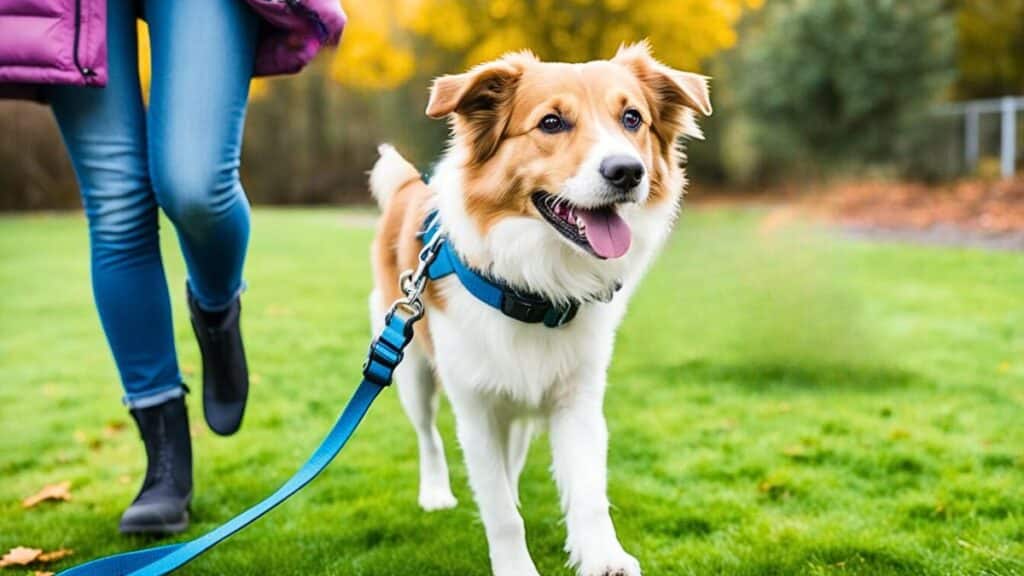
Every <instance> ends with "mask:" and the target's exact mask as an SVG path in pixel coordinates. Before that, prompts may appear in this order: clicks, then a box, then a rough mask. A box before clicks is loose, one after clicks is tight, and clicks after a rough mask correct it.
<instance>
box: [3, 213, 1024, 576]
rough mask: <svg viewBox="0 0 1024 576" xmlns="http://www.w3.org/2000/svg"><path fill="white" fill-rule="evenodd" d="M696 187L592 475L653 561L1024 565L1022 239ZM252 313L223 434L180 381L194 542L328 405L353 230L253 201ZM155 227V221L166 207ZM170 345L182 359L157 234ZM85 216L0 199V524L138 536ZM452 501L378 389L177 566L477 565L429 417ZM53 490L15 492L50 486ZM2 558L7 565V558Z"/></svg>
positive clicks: (643, 312)
mask: <svg viewBox="0 0 1024 576" xmlns="http://www.w3.org/2000/svg"><path fill="white" fill-rule="evenodd" d="M759 220H760V214H759V213H757V212H750V211H738V210H719V211H696V212H690V213H687V214H686V215H684V217H683V219H682V222H681V225H680V227H679V231H678V232H677V233H676V234H675V235H674V237H673V240H672V242H671V244H670V245H669V246H668V248H667V250H666V253H665V254H664V255H663V257H662V258H661V259H660V260H659V262H658V264H657V265H656V266H655V267H654V269H653V270H652V271H651V274H650V275H649V277H648V279H647V280H646V281H645V284H644V286H643V288H642V289H641V290H640V291H639V293H638V294H637V296H636V299H635V301H634V304H633V306H632V308H631V310H630V313H629V316H628V318H627V320H626V322H625V324H624V326H623V328H622V330H621V332H620V336H619V338H618V348H617V353H616V358H615V362H614V365H613V367H612V369H611V374H610V381H611V386H610V389H609V392H608V397H607V409H606V412H607V415H608V421H609V427H610V429H611V448H610V456H609V460H610V473H609V481H610V494H611V499H612V502H613V503H614V505H615V510H614V512H613V513H614V517H615V520H616V524H617V526H618V530H619V535H620V537H621V540H622V542H623V544H624V545H625V547H626V548H627V549H628V550H629V551H631V552H632V553H633V554H635V555H636V556H637V557H638V558H639V559H640V560H641V563H642V564H643V566H644V568H645V573H646V574H651V575H666V574H667V575H678V574H730V575H733V574H741V575H742V574H750V575H753V574H765V575H767V574H872V575H875V574H1003V575H1009V574H1024V260H1022V256H1021V255H1020V254H1006V253H1003V254H998V253H985V252H979V251H968V250H952V249H937V248H925V247H911V246H894V245H875V244H863V243H852V242H847V241H844V240H839V239H836V238H833V237H831V236H829V235H827V234H824V233H821V232H815V231H804V232H799V231H793V230H789V231H787V232H785V233H782V234H769V233H767V232H765V231H762V230H760V229H759V227H758V224H759ZM253 228H254V229H253V242H252V246H251V253H250V257H249V264H248V271H247V277H248V281H249V285H250V290H249V292H248V293H247V295H246V296H245V310H246V311H245V330H246V338H247V345H248V349H249V354H250V361H251V369H252V372H253V387H252V402H251V405H250V409H249V412H248V414H247V417H246V422H245V426H244V428H243V430H242V432H241V433H239V434H238V435H236V436H234V437H232V438H226V439H225V438H219V437H216V436H214V435H213V434H212V433H210V432H208V431H207V430H206V429H205V428H204V427H203V426H202V425H201V418H200V417H199V414H200V405H199V395H198V394H193V395H192V396H191V397H190V399H189V404H190V408H191V410H192V414H193V430H194V435H195V452H196V457H197V468H196V482H197V491H196V497H195V502H194V504H193V512H194V523H193V525H192V528H191V529H190V530H189V532H188V533H187V534H185V535H184V536H183V538H187V537H194V536H197V535H199V534H201V533H203V532H206V531H207V530H210V529H211V528H213V527H214V526H216V525H218V524H219V523H221V522H223V521H224V520H226V519H228V518H229V517H231V516H232V515H233V514H234V513H236V512H239V511H241V510H243V509H244V508H245V507H246V506H248V505H249V504H251V503H253V502H256V501H257V500H259V499H260V498H262V497H263V496H264V495H266V494H268V493H269V492H271V491H272V490H273V489H274V488H276V487H277V486H278V485H279V484H280V483H281V482H282V481H284V479H286V478H287V477H288V476H289V475H290V474H291V473H292V472H293V471H294V469H295V468H296V467H297V466H298V465H299V463H301V462H302V461H303V460H304V459H305V458H306V456H307V454H308V453H309V452H310V451H311V450H312V449H313V447H315V445H316V444H317V443H318V441H319V439H320V437H321V435H322V434H323V433H324V432H325V431H326V430H327V429H328V427H329V426H330V424H331V423H332V422H333V419H334V417H335V415H336V413H337V412H338V410H339V409H340V408H341V406H342V405H343V403H344V402H345V400H346V399H347V397H348V395H349V393H350V392H351V391H352V389H353V387H354V385H355V383H356V379H357V377H358V372H359V366H360V363H361V360H362V355H363V353H364V351H365V349H366V345H367V340H368V318H367V313H366V308H367V306H366V296H367V293H368V290H369V287H370V275H369V264H368V261H367V255H368V245H369V242H370V239H371V235H372V231H371V230H370V229H368V228H366V227H362V226H353V225H352V224H351V222H350V221H347V220H345V219H343V218H342V217H341V215H340V214H339V213H338V212H337V211H333V210H318V211H306V210H302V211H278V210H258V211H257V213H256V215H255V222H254V227H253ZM165 229H167V227H166V226H165ZM164 254H165V261H166V263H167V265H168V268H169V274H170V284H171V287H172V292H173V293H174V295H175V300H174V305H175V314H176V318H175V320H176V327H177V336H178V343H179V351H180V355H181V362H182V366H183V367H184V369H185V373H186V377H187V378H188V380H189V382H192V383H198V380H199V377H198V374H196V366H197V365H198V360H197V353H196V348H195V344H194V342H193V339H192V336H191V334H190V331H189V327H188V323H187V321H186V317H185V309H184V306H183V303H184V302H183V301H184V298H183V295H182V286H183V279H182V278H183V276H182V274H183V272H182V266H181V262H180V257H179V256H178V252H177V247H176V244H175V243H174V238H173V234H165V238H164ZM88 277H89V272H88V259H87V241H86V231H85V222H84V221H83V220H82V219H81V218H80V217H73V216H28V217H5V218H2V219H0V286H2V287H3V291H2V297H0V367H2V370H0V374H2V377H3V378H2V380H3V381H2V382H0V548H2V549H4V550H6V549H7V548H10V547H13V546H16V545H31V546H35V547H43V548H46V549H52V548H57V547H68V548H72V549H74V550H75V555H74V556H73V558H71V559H70V560H69V561H66V562H64V563H62V564H60V565H59V567H61V568H63V567H67V566H69V565H71V564H73V563H76V562H81V561H84V560H87V559H90V558H93V557H96V556H99V555H104V554H110V553H113V552H119V551H124V550H129V549H133V548H136V547H140V546H144V545H149V544H152V542H151V541H147V540H144V539H137V538H124V537H121V536H119V535H118V534H117V531H116V525H117V518H118V515H119V513H120V512H121V510H122V509H123V507H124V506H125V505H126V504H127V503H128V502H129V501H130V500H131V498H132V497H133V496H134V493H135V490H136V488H137V486H138V482H139V478H140V474H141V472H142V467H143V456H142V450H141V446H140V443H139V442H138V440H137V438H136V435H135V432H134V430H132V429H131V427H130V426H128V427H126V428H125V429H124V430H123V431H120V432H117V431H111V430H107V431H106V432H105V431H104V429H105V428H107V427H109V425H110V424H111V423H123V424H130V419H129V417H128V415H127V413H126V412H125V410H124V408H123V407H122V406H121V405H120V404H119V397H120V389H119V386H118V382H117V377H116V373H115V370H114V367H113V363H112V361H111V359H110V356H109V353H108V351H107V349H106V347H105V343H104V340H103V337H102V334H101V332H100V328H99V324H98V321H97V319H96V315H95V311H94V309H93V306H92V300H91V295H90V292H89V280H88ZM441 426H442V434H443V436H444V437H445V439H446V442H447V444H448V447H449V455H450V456H451V459H452V463H453V465H452V474H453V484H454V489H455V492H456V495H457V496H458V497H459V499H460V505H459V507H458V508H457V509H455V510H452V511H446V512H439V513H433V514H425V513H422V512H420V511H419V509H418V508H417V507H416V448H415V439H414V436H413V432H412V430H411V428H410V426H409V425H408V424H407V422H406V421H405V419H404V417H403V416H402V414H401V411H400V407H399V405H398V402H397V398H396V397H395V394H394V393H393V392H387V393H385V394H383V395H382V398H381V399H380V400H379V401H378V403H377V405H376V406H375V407H374V410H373V412H372V414H371V415H370V417H369V418H368V419H367V421H366V422H365V423H364V425H363V426H362V428H361V429H360V431H359V432H358V434H357V435H356V437H355V439H354V441H353V442H352V444H350V446H349V447H348V449H347V450H346V451H345V452H344V453H343V454H342V455H341V457H340V458H339V459H338V460H337V461H336V462H335V463H334V464H333V465H332V466H331V467H330V468H329V469H328V471H327V472H326V473H325V474H324V476H322V477H321V478H319V479H318V480H317V481H316V482H314V483H313V484H312V485H311V486H310V487H309V488H307V489H306V490H305V491H303V492H302V493H301V494H300V495H299V496H297V497H296V498H294V499H293V500H292V501H290V502H288V503H287V504H286V505H284V506H282V507H281V508H279V509H277V510H276V511H274V512H273V513H271V514H270V515H269V516H268V517H266V518H264V519H263V520H261V521H260V522H258V523H257V524H255V525H254V526H252V527H250V528H249V529H247V530H246V531H244V532H243V533H241V534H240V535H238V536H236V537H235V538H234V539H232V540H231V541H229V542H228V543H226V544H223V545H221V546H220V547H218V548H217V549H215V550H214V551H212V552H211V553H209V554H207V555H206V556H205V557H203V558H201V559H199V560H198V561H196V562H194V563H193V564H191V565H190V566H188V567H187V569H186V570H184V572H185V573H188V574H255V573H259V574H296V575H299V574H302V575H305V574H364V575H391V574H415V575H437V574H485V573H486V572H487V551H486V543H485V541H484V536H483V530H482V527H481V525H480V522H479V519H478V516H477V512H476V508H475V506H474V505H473V503H472V499H471V496H470V493H469V489H468V486H467V482H466V471H465V468H464V466H463V465H462V463H461V457H460V452H459V450H458V449H457V448H456V447H455V442H454V434H453V422H452V416H451V412H450V411H449V410H448V408H447V407H445V408H444V409H443V410H442V417H441ZM549 459H550V453H549V452H548V450H547V446H546V439H545V438H541V439H540V440H539V441H538V442H537V443H535V445H534V449H533V451H532V452H531V454H530V459H529V463H528V466H527V468H526V471H525V473H524V477H523V486H522V499H523V505H524V507H523V514H524V516H525V519H526V525H527V531H528V537H529V543H530V549H531V551H532V553H533V555H534V558H535V559H536V561H537V564H538V566H539V568H540V570H541V572H542V573H544V574H568V573H569V572H568V570H567V569H566V568H565V567H564V562H565V556H564V554H563V552H562V550H561V549H562V541H563V537H564V526H563V524H562V523H561V522H560V519H559V514H558V506H557V497H556V493H555V489H554V486H553V484H552V482H551V480H550V478H549V474H548V472H547V469H548V464H549ZM65 479H66V480H71V481H72V483H73V492H74V499H73V501H71V502H67V503H58V504H52V503H47V504H43V505H41V506H39V507H38V508H35V509H30V510H23V509H22V508H21V506H20V504H19V502H20V500H21V499H22V498H23V497H25V496H27V495H29V494H32V493H33V492H35V491H36V490H37V489H38V488H40V487H41V486H42V485H44V484H47V483H51V482H57V481H61V480H65ZM7 572H12V573H14V574H19V573H25V571H21V572H19V571H18V570H11V569H8V570H7Z"/></svg>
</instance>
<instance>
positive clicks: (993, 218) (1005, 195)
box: [697, 178, 1024, 250]
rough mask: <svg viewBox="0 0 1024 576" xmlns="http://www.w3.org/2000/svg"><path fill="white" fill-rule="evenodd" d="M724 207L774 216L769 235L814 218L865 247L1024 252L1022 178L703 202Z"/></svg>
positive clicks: (879, 184) (767, 220) (855, 186)
mask: <svg viewBox="0 0 1024 576" xmlns="http://www.w3.org/2000/svg"><path fill="white" fill-rule="evenodd" d="M722 204H724V205H733V204H748V205H757V206H761V207H764V208H768V209H769V211H768V213H767V215H766V216H765V217H764V219H763V220H762V222H761V229H762V231H766V232H770V231H772V230H774V229H776V228H779V227H784V226H786V225H787V224H789V223H791V222H792V221H794V220H806V219H807V218H810V219H812V220H817V221H824V222H826V223H828V224H830V225H832V226H833V227H835V228H836V229H838V230H839V231H841V233H842V234H844V235H847V236H850V237H854V238H859V239H867V240H880V241H897V242H915V243H923V244H935V245H943V246H970V247H978V248H985V249H992V250H1024V178H1017V179H1013V180H1004V181H980V180H976V181H963V182H956V183H952V184H948V185H943V186H927V185H924V184H915V183H905V182H886V181H864V182H855V183H844V184H837V185H833V186H830V187H828V188H825V189H824V190H820V189H819V190H816V191H808V190H806V189H805V190H804V191H798V190H796V189H794V188H789V189H785V190H776V191H771V192H769V193H767V194H765V195H764V196H748V195H738V196H729V197H725V198H720V199H714V198H702V199H700V200H698V201H697V205H699V206H709V207H715V206H717V205H722Z"/></svg>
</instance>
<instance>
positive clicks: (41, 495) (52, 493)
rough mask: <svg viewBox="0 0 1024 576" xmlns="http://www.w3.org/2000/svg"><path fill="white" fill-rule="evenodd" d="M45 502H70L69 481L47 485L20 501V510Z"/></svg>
mask: <svg viewBox="0 0 1024 576" xmlns="http://www.w3.org/2000/svg"><path fill="white" fill-rule="evenodd" d="M45 500H63V501H65V502H67V501H68V500H71V481H69V480H65V481H63V482H58V483H56V484H47V485H46V486H43V489H42V490H40V491H39V492H36V493H35V494H33V495H31V496H29V497H28V498H25V499H24V500H22V501H21V507H22V508H32V507H34V506H36V505H37V504H39V503H40V502H43V501H45Z"/></svg>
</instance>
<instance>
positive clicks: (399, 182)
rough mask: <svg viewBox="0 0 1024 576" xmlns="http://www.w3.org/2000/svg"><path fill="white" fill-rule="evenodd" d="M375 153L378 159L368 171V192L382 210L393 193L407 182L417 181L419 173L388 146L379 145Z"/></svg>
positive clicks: (392, 147)
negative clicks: (378, 156) (378, 155)
mask: <svg viewBox="0 0 1024 576" xmlns="http://www.w3.org/2000/svg"><path fill="white" fill-rule="evenodd" d="M377 152H379V153H380V158H378V159H377V163H376V164H374V165H373V169H372V170H370V192H371V193H372V194H373V197H374V198H376V199H377V205H379V206H380V207H381V208H382V209H383V208H384V207H385V206H387V205H388V202H389V201H390V200H391V197H392V196H394V194H395V192H397V191H398V190H400V189H401V188H402V187H403V186H405V185H406V184H408V183H409V182H412V181H413V180H418V179H419V178H420V173H419V171H417V170H416V167H415V166H413V165H412V164H410V163H409V161H408V160H406V159H405V158H403V157H402V155H401V154H399V153H398V150H395V147H394V146H392V145H390V144H381V145H380V146H378V147H377Z"/></svg>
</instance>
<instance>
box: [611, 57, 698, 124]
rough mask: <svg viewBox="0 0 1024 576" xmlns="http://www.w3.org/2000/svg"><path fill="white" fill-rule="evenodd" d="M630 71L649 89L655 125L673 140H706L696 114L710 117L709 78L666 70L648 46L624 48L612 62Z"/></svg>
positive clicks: (666, 67)
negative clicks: (686, 137)
mask: <svg viewBox="0 0 1024 576" xmlns="http://www.w3.org/2000/svg"><path fill="white" fill-rule="evenodd" d="M612 62H616V63H618V64H621V65H623V66H625V67H626V68H628V69H629V70H630V71H632V72H633V74H635V75H636V77H637V78H639V79H640V82H642V83H643V84H644V86H646V87H647V89H648V97H649V98H650V99H651V105H652V109H653V110H654V113H655V114H656V117H655V119H654V124H655V126H657V127H660V128H661V130H660V132H662V133H664V134H663V135H664V136H665V137H666V138H668V139H670V140H675V138H676V136H679V135H685V136H689V137H691V138H697V139H700V140H703V139H704V133H703V132H702V131H701V129H700V127H699V126H697V121H696V118H695V113H699V114H702V115H704V116H711V112H712V109H711V94H710V90H709V89H708V81H709V80H710V78H708V77H707V76H702V75H700V74H693V73H692V72H681V71H679V70H674V69H672V68H669V67H668V66H665V65H664V64H662V63H661V62H658V61H657V60H655V59H654V57H653V56H651V49H650V46H649V45H648V44H647V42H646V41H645V42H639V43H637V44H630V45H623V46H622V47H620V48H619V51H618V53H617V54H616V55H615V57H614V58H612Z"/></svg>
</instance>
